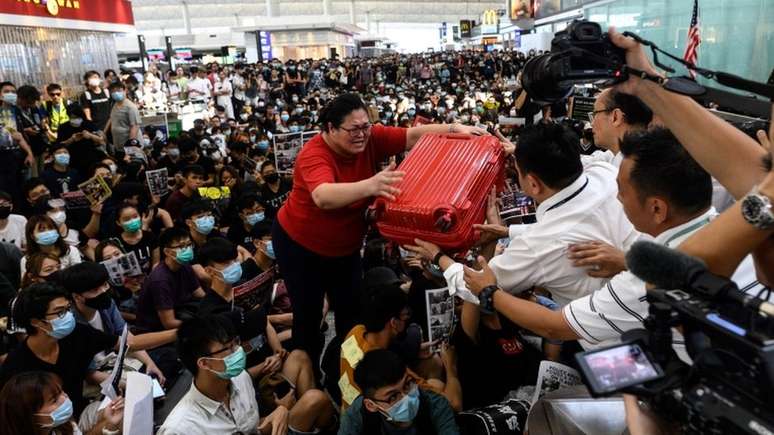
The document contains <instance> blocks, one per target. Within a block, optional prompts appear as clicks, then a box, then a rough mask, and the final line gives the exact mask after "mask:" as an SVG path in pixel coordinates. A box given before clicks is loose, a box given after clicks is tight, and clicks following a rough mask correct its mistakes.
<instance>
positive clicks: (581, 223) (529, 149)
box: [407, 124, 639, 306]
mask: <svg viewBox="0 0 774 435" xmlns="http://www.w3.org/2000/svg"><path fill="white" fill-rule="evenodd" d="M514 155H515V157H516V162H517V170H518V172H519V184H520V186H521V188H522V190H523V191H524V192H525V193H526V194H527V195H529V196H530V197H532V198H533V199H534V200H535V201H536V202H537V203H539V206H538V208H537V215H536V218H537V223H535V224H532V225H512V226H511V227H510V229H506V228H505V227H503V226H499V227H497V228H499V230H496V232H497V231H499V232H498V236H499V237H506V236H508V237H510V238H511V240H510V243H509V245H508V247H507V248H506V249H505V252H503V254H502V255H498V256H496V257H494V258H492V259H491V260H490V262H489V266H490V267H491V268H492V270H493V271H494V274H495V276H496V277H497V282H498V284H499V285H500V286H501V288H502V289H504V290H505V291H507V292H508V293H511V294H517V293H521V292H523V291H525V290H528V289H530V288H532V287H535V286H537V287H541V288H544V289H546V290H548V291H550V292H551V294H552V295H553V297H554V300H555V301H556V302H557V303H558V304H559V305H562V306H563V305H565V304H567V303H568V302H570V301H571V300H573V299H577V298H579V297H581V296H584V295H586V294H589V293H591V292H592V291H594V290H596V289H598V288H599V287H601V286H602V285H603V284H604V282H605V280H604V279H603V278H599V277H592V276H589V275H588V274H587V273H586V272H587V270H586V269H583V268H578V267H574V266H573V265H572V262H571V260H570V259H569V258H568V257H567V249H568V247H569V246H570V245H573V244H577V243H582V242H589V241H594V240H597V241H602V242H604V243H607V244H609V245H612V246H614V247H616V248H618V249H621V250H627V249H628V248H629V246H631V244H632V243H634V242H635V241H636V240H637V238H638V237H639V234H638V233H637V231H635V230H634V227H633V226H632V224H631V223H630V222H629V220H628V219H626V215H625V214H624V211H623V208H622V207H621V204H620V203H619V202H618V201H616V199H615V197H616V193H617V188H616V184H615V179H616V173H617V170H616V168H615V167H613V166H612V165H610V164H609V163H604V162H595V163H591V164H589V165H588V166H587V167H586V168H585V169H584V168H583V166H582V165H581V161H580V154H579V152H578V138H577V136H575V135H574V134H572V133H570V132H569V130H567V129H565V128H564V127H562V126H560V125H557V124H539V125H536V126H533V127H530V128H528V129H526V130H525V131H524V132H523V133H522V134H521V136H520V137H519V146H518V147H517V148H516V151H515V153H514ZM497 218H498V214H497V212H496V210H495V211H494V212H493V211H492V210H490V211H489V212H488V213H487V219H488V221H489V222H492V221H493V220H494V219H497ZM490 228H491V227H490ZM417 244H418V245H419V246H412V247H407V248H408V249H411V250H413V251H415V252H417V253H418V254H419V255H420V256H422V257H423V258H425V259H427V260H428V261H436V262H439V263H440V266H441V268H442V269H443V270H444V271H445V272H444V276H445V277H446V280H447V283H448V285H449V291H450V292H451V293H452V294H454V293H456V292H458V291H459V292H460V294H461V295H462V294H465V293H466V292H465V283H464V282H463V268H462V264H459V263H455V262H454V261H453V260H451V258H449V257H440V258H435V257H436V254H437V253H438V252H439V249H438V247H436V246H435V245H432V244H430V243H426V242H422V241H417Z"/></svg>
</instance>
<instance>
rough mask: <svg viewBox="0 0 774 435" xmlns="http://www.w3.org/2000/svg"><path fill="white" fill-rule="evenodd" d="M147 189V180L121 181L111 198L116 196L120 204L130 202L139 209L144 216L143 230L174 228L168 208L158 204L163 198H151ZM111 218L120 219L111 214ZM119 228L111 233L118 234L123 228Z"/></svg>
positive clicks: (157, 230) (159, 230)
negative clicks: (160, 206) (140, 181)
mask: <svg viewBox="0 0 774 435" xmlns="http://www.w3.org/2000/svg"><path fill="white" fill-rule="evenodd" d="M146 189H147V187H146V184H145V182H142V183H134V182H131V183H130V182H121V183H120V184H118V185H117V186H115V187H114V188H113V195H112V196H111V198H114V199H115V203H116V204H118V205H119V206H120V205H123V204H128V205H131V206H133V207H134V208H135V209H137V212H138V213H139V214H140V217H141V218H142V230H143V231H144V232H151V233H153V234H159V233H161V231H162V230H164V229H165V228H172V227H173V226H174V222H173V221H172V217H171V216H170V215H169V213H168V212H167V211H166V210H164V209H163V208H159V206H158V205H159V204H160V203H161V199H160V198H157V197H151V198H150V200H149V199H148V195H147V194H146ZM107 218H108V217H107V216H106V217H105V219H107ZM111 218H113V221H114V222H115V220H116V219H118V217H117V215H114V216H111ZM114 228H115V227H114ZM117 229H118V230H119V231H118V232H117V233H116V232H114V233H111V235H114V234H116V235H117V234H118V233H120V232H121V230H122V229H123V228H117Z"/></svg>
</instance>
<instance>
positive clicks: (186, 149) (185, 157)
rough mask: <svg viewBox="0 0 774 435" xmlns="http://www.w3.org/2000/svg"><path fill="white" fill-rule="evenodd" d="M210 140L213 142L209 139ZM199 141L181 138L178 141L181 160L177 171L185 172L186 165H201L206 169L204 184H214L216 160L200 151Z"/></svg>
mask: <svg viewBox="0 0 774 435" xmlns="http://www.w3.org/2000/svg"><path fill="white" fill-rule="evenodd" d="M208 142H210V143H211V142H212V141H211V140H208ZM198 143H199V142H194V141H192V140H186V139H181V140H179V141H178V148H179V149H180V162H178V164H177V171H176V172H183V170H184V169H185V167H186V166H190V165H196V166H201V167H202V169H203V170H204V185H205V186H212V185H213V184H214V183H215V162H213V161H212V159H211V158H209V157H207V156H204V155H202V153H201V152H200V151H199V145H198Z"/></svg>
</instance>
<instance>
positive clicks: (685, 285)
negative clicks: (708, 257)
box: [626, 241, 774, 316]
mask: <svg viewBox="0 0 774 435" xmlns="http://www.w3.org/2000/svg"><path fill="white" fill-rule="evenodd" d="M626 265H627V267H628V268H629V271H631V272H632V273H633V274H634V275H635V276H636V277H637V278H640V279H641V280H643V281H645V282H649V283H651V284H653V285H655V286H656V287H658V288H661V289H664V290H672V289H680V290H684V291H686V292H688V293H693V294H700V295H702V296H704V297H707V298H709V299H713V300H723V299H725V300H730V301H733V302H736V303H739V304H741V305H742V306H744V307H749V308H753V309H755V310H756V311H758V312H759V313H760V314H763V315H767V316H774V304H771V303H769V302H766V301H764V300H762V299H759V298H757V297H753V296H749V295H746V294H744V293H742V292H741V291H739V288H738V287H737V286H736V284H735V283H734V282H733V281H731V280H729V279H728V278H725V277H722V276H719V275H715V274H713V273H712V272H710V271H709V270H707V265H706V264H705V263H704V262H703V261H701V260H700V259H698V258H695V257H691V256H690V255H686V254H683V253H682V252H679V251H676V250H674V249H669V248H667V247H666V246H662V245H659V244H657V243H653V242H646V241H639V242H635V243H634V244H633V245H632V247H631V249H630V250H629V252H627V253H626Z"/></svg>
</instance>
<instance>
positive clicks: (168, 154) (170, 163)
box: [156, 138, 180, 177]
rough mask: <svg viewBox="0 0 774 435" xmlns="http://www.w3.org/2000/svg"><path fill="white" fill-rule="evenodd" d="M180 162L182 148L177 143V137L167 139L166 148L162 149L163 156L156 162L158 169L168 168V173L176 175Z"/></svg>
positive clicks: (171, 175)
mask: <svg viewBox="0 0 774 435" xmlns="http://www.w3.org/2000/svg"><path fill="white" fill-rule="evenodd" d="M179 162H180V148H178V145H177V139H176V138H169V139H167V143H166V145H164V149H163V150H162V151H161V158H160V159H159V161H158V163H157V164H156V169H162V168H166V169H167V174H168V175H169V176H170V177H174V175H175V174H176V173H177V168H178V164H179Z"/></svg>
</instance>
